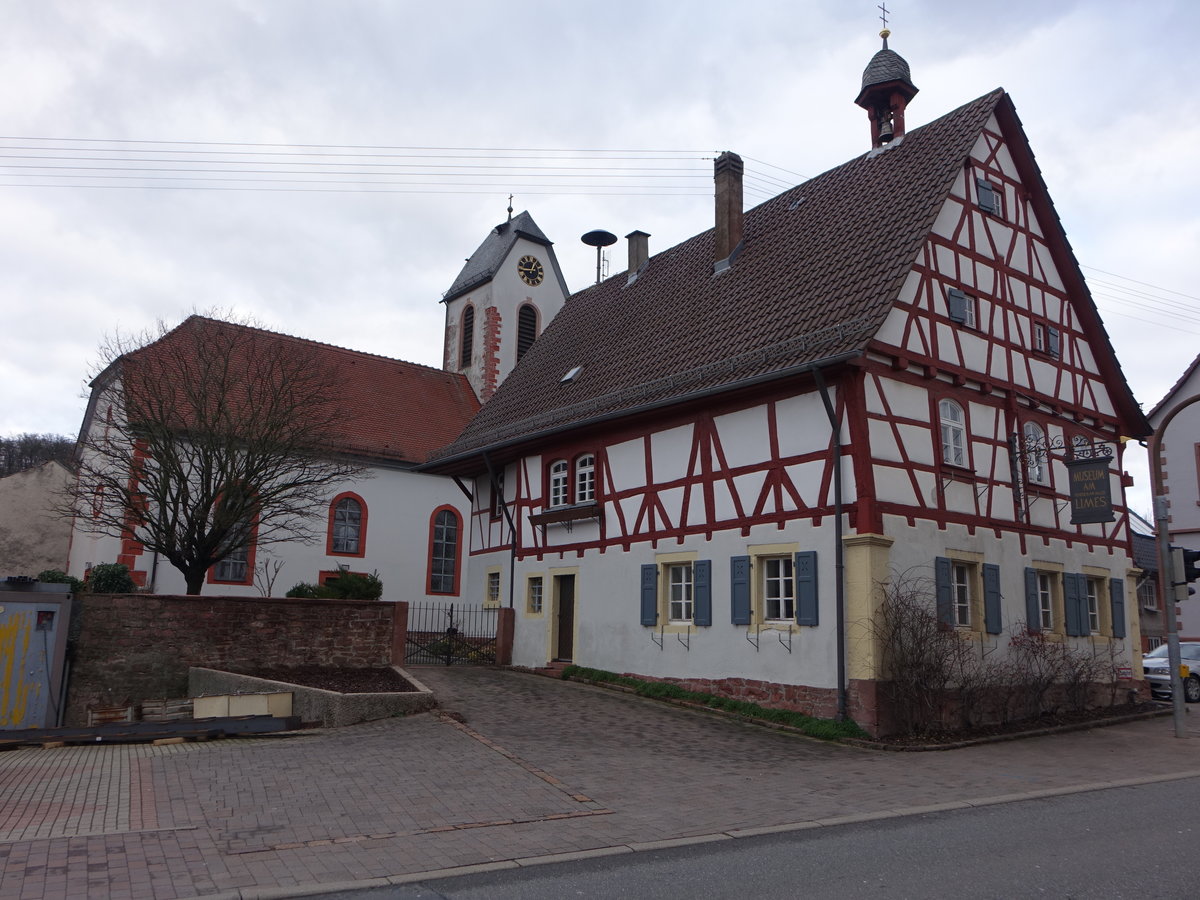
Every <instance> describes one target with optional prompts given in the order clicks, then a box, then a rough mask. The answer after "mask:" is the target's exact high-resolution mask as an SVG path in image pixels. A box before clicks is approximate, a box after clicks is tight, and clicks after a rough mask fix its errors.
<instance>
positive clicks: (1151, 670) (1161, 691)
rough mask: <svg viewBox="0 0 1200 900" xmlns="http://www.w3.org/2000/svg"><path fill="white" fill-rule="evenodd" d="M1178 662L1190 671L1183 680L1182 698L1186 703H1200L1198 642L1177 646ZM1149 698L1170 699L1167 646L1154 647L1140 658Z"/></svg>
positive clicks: (1199, 649)
mask: <svg viewBox="0 0 1200 900" xmlns="http://www.w3.org/2000/svg"><path fill="white" fill-rule="evenodd" d="M1179 661H1180V662H1181V663H1182V664H1183V665H1185V666H1187V667H1188V668H1189V669H1191V672H1189V673H1188V677H1187V678H1185V679H1184V680H1183V698H1184V699H1185V700H1186V701H1187V702H1188V703H1197V702H1200V642H1198V643H1191V642H1184V643H1181V644H1180V645H1179ZM1142 668H1143V669H1145V672H1146V682H1147V683H1148V684H1149V685H1150V696H1152V697H1153V698H1154V699H1155V700H1170V699H1171V672H1170V670H1169V668H1168V665H1167V645H1166V644H1162V645H1160V646H1158V647H1155V648H1154V649H1153V650H1151V651H1150V652H1149V653H1147V654H1146V655H1145V656H1143V657H1142Z"/></svg>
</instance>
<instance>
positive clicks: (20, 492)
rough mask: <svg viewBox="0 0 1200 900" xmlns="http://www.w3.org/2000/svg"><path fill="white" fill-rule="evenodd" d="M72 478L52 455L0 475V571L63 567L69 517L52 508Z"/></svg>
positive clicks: (28, 572) (31, 571)
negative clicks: (33, 463) (41, 461)
mask: <svg viewBox="0 0 1200 900" xmlns="http://www.w3.org/2000/svg"><path fill="white" fill-rule="evenodd" d="M73 478H74V475H73V474H72V473H71V470H70V469H68V468H67V467H66V466H64V465H63V464H62V463H60V462H57V461H55V460H51V461H50V462H45V463H42V464H41V465H40V466H34V467H32V468H29V469H24V470H22V471H20V472H16V473H14V474H12V475H8V476H6V477H4V478H0V576H8V575H37V574H38V572H42V571H45V570H46V569H65V568H66V565H67V548H68V546H69V544H70V542H71V521H70V519H65V518H62V517H61V516H58V515H56V514H55V512H54V509H55V507H56V506H57V505H58V504H59V503H60V500H61V497H60V495H61V494H62V492H63V491H64V490H65V489H66V487H67V485H68V484H70V483H71V480H72V479H73Z"/></svg>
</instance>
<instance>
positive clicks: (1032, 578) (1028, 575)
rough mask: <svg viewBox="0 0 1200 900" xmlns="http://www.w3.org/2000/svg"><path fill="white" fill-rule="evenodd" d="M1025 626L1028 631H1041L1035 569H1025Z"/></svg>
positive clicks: (1040, 614) (1040, 612) (1039, 603)
mask: <svg viewBox="0 0 1200 900" xmlns="http://www.w3.org/2000/svg"><path fill="white" fill-rule="evenodd" d="M1025 626H1026V627H1027V628H1028V629H1029V630H1030V631H1041V630H1042V604H1041V602H1040V598H1039V597H1038V573H1037V569H1030V568H1026V569H1025Z"/></svg>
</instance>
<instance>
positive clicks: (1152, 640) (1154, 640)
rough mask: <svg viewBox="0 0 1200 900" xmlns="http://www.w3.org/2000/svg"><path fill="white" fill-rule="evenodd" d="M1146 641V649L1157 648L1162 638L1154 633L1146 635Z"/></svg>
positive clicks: (1160, 644) (1161, 642)
mask: <svg viewBox="0 0 1200 900" xmlns="http://www.w3.org/2000/svg"><path fill="white" fill-rule="evenodd" d="M1146 643H1147V644H1148V645H1149V646H1147V647H1146V650H1147V651H1150V650H1157V649H1158V648H1159V647H1161V646H1162V645H1163V639H1162V638H1160V637H1157V636H1155V635H1146Z"/></svg>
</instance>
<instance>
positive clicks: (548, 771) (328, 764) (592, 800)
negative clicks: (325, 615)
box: [0, 669, 1200, 900]
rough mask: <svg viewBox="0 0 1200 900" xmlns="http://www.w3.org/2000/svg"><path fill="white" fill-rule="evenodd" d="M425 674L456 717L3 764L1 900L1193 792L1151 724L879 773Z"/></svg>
mask: <svg viewBox="0 0 1200 900" xmlns="http://www.w3.org/2000/svg"><path fill="white" fill-rule="evenodd" d="M416 674H417V675H418V677H419V678H420V679H421V680H422V681H424V682H425V683H426V684H427V685H429V686H430V687H431V688H433V690H434V691H435V692H436V693H437V695H438V697H439V700H440V703H441V707H442V710H443V711H445V712H449V713H452V715H445V714H444V713H440V714H435V715H428V714H427V715H421V716H416V717H412V718H407V719H390V720H385V721H381V722H375V723H369V724H364V725H358V726H354V727H350V728H344V729H338V730H331V731H324V732H312V733H307V734H303V735H299V736H295V737H286V738H251V739H236V740H227V741H221V742H215V743H207V744H205V743H199V744H182V745H173V746H164V747H151V746H147V745H126V746H114V745H105V746H95V747H90V746H85V747H66V748H60V749H46V750H42V749H32V748H31V749H22V750H17V751H10V752H7V753H0V900H38V898H57V897H72V898H74V897H89V898H91V897H97V898H104V897H112V898H151V897H153V898H160V897H161V898H171V897H194V896H205V895H220V896H225V897H242V898H251V897H262V898H265V897H268V896H272V897H279V896H289V895H299V894H302V893H305V892H307V891H311V890H313V889H314V888H315V886H318V885H320V886H325V887H326V888H333V887H335V886H337V887H344V886H345V885H346V884H347V883H349V882H358V883H362V884H364V885H365V884H372V883H376V884H382V883H386V882H385V881H384V879H389V878H390V879H392V880H394V881H400V880H403V879H404V877H405V876H410V875H413V874H414V873H428V872H432V871H435V870H444V869H451V868H456V867H466V866H478V865H481V864H482V865H494V866H512V865H516V864H517V863H515V862H513V861H514V860H516V861H520V864H529V863H532V862H535V861H541V860H544V859H545V858H547V857H554V856H557V855H561V854H575V853H580V852H585V853H586V852H589V851H591V852H630V851H631V850H640V849H646V848H649V847H656V846H662V842H676V841H681V840H682V841H691V840H703V839H729V838H730V837H731V836H732V837H737V836H741V835H748V834H755V833H762V832H764V831H769V830H778V829H780V828H784V829H786V828H788V827H813V826H817V825H825V824H834V823H836V822H839V821H849V820H861V819H863V818H873V817H882V816H888V815H897V814H904V813H912V812H917V811H920V810H922V809H932V808H946V807H949V806H961V805H975V804H984V803H994V802H1002V801H1004V800H1009V799H1018V798H1021V797H1028V796H1038V795H1044V794H1047V793H1059V792H1065V791H1072V790H1086V789H1094V788H1096V787H1102V786H1109V785H1113V784H1128V783H1134V782H1137V781H1139V780H1163V779H1169V778H1185V777H1196V776H1200V742H1197V740H1196V739H1197V738H1200V722H1197V721H1192V720H1197V719H1200V716H1197V715H1192V716H1189V720H1190V724H1189V728H1190V739H1189V740H1182V741H1181V740H1177V739H1175V738H1174V737H1173V730H1172V726H1171V722H1170V720H1169V719H1155V720H1149V721H1142V722H1137V723H1131V724H1128V725H1121V726H1115V727H1110V728H1101V729H1095V730H1091V731H1084V732H1074V733H1070V734H1062V735H1055V736H1049V737H1042V738H1034V739H1029V740H1022V741H1013V742H1007V743H1000V744H990V745H985V746H981V747H973V748H968V749H962V750H949V751H942V752H937V753H882V752H877V751H871V750H862V749H857V748H852V747H843V746H838V745H830V744H825V743H821V742H818V741H813V740H809V739H806V738H798V737H794V736H791V735H784V734H781V733H778V732H774V731H770V730H766V729H761V728H755V727H751V726H746V725H741V724H738V723H736V722H732V721H729V720H726V719H723V718H718V717H714V716H710V715H707V714H704V713H699V712H693V711H686V710H679V709H675V708H671V707H667V706H663V705H660V704H656V703H652V702H649V701H645V700H641V699H638V698H634V697H630V696H626V695H621V694H614V693H610V692H607V691H603V690H600V689H597V688H591V687H586V686H582V685H577V684H568V683H563V682H560V681H555V680H552V679H548V678H538V677H535V676H531V675H524V674H520V673H515V672H505V671H496V670H488V669H421V670H418V671H417V673H416ZM460 717H461V719H463V720H464V721H462V722H460V721H458V718H460ZM1192 784H1194V783H1189V786H1188V789H1192V790H1194V789H1195V788H1194V787H1193V786H1192ZM1181 787H1182V785H1181Z"/></svg>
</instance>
